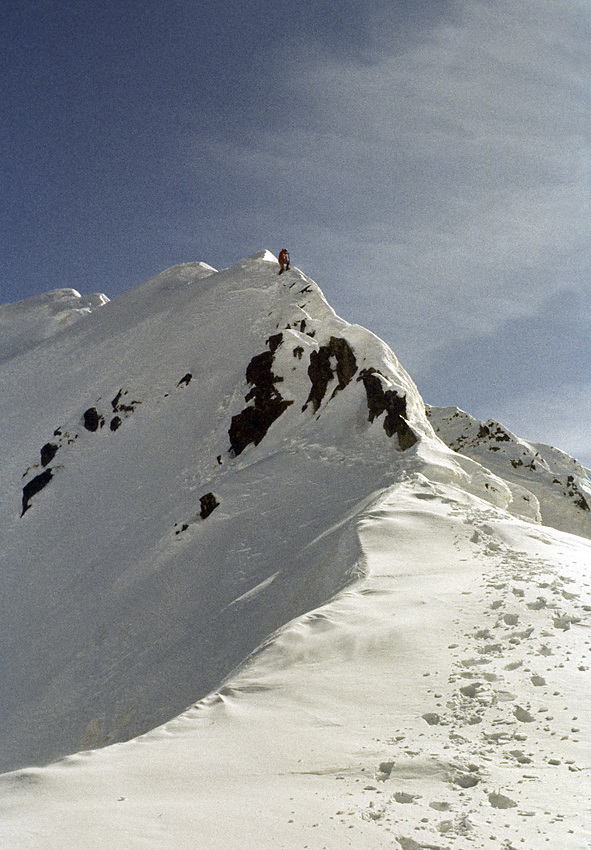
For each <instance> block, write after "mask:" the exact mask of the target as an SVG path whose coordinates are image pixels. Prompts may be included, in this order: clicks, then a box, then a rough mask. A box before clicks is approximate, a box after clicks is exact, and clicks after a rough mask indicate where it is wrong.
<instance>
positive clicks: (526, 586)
mask: <svg viewBox="0 0 591 850" xmlns="http://www.w3.org/2000/svg"><path fill="white" fill-rule="evenodd" d="M360 539H361V545H362V549H363V553H364V558H365V564H366V568H367V577H366V578H365V579H362V580H360V581H359V582H358V583H356V584H355V585H354V586H353V587H351V588H350V589H348V590H346V591H344V592H343V593H341V594H340V595H339V596H338V597H337V598H336V599H335V600H334V601H333V602H331V603H329V604H327V605H325V606H323V607H321V608H319V609H317V610H315V611H312V612H310V613H309V614H306V615H304V616H303V617H301V618H299V619H297V620H295V621H294V622H292V623H290V624H289V625H288V626H287V627H285V628H284V629H283V630H282V631H281V632H280V633H279V634H278V635H277V636H276V637H275V638H274V639H273V640H272V641H271V642H270V643H269V644H268V645H267V646H266V647H265V648H263V649H262V651H260V652H259V653H258V654H257V655H256V656H255V657H253V658H252V659H251V661H250V663H249V664H247V666H246V667H245V668H244V669H243V670H242V671H241V672H240V673H238V674H237V675H236V676H234V677H233V678H232V679H230V680H229V681H228V682H227V683H226V684H225V685H224V687H222V688H221V689H219V691H217V692H216V693H215V694H213V695H211V696H210V697H208V698H207V699H205V700H204V701H202V702H200V703H198V704H197V705H196V706H195V707H194V708H192V709H189V710H188V711H187V712H185V713H184V714H183V715H182V716H180V717H179V718H178V719H177V720H174V721H171V722H170V723H168V724H166V725H165V726H163V727H161V728H160V729H157V730H155V731H154V732H151V733H149V734H147V735H145V736H143V737H141V738H138V739H137V740H136V741H132V742H129V743H126V744H119V745H115V746H112V747H109V748H107V749H104V750H99V751H95V752H91V753H87V754H79V755H75V756H71V757H69V758H67V759H65V760H64V761H62V762H61V763H59V764H56V765H53V766H50V767H47V768H43V769H30V770H24V771H20V772H17V773H15V774H9V775H5V776H4V777H3V778H2V780H1V784H0V788H1V789H2V792H3V798H4V801H5V802H4V807H5V811H4V816H3V821H4V831H5V837H4V842H5V843H4V844H3V846H5V847H6V848H8V847H10V848H12V850H36V849H37V848H39V850H41V848H43V850H58V848H59V850H64V848H78V847H80V846H84V847H86V848H88V850H99V848H104V847H107V846H119V845H122V844H125V846H126V847H129V848H141V847H158V848H171V850H172V848H174V850H189V849H190V848H193V847H194V846H195V844H196V843H197V844H204V845H205V846H207V847H209V848H211V849H212V850H222V848H223V849H224V850H226V848H227V847H229V846H240V847H241V848H244V850H250V848H252V850H255V848H256V850H267V848H268V850H271V848H273V850H278V848H285V850H288V848H293V847H306V846H307V847H309V848H327V850H342V848H343V847H351V848H357V850H365V849H366V848H369V847H371V848H402V850H418V848H441V850H444V848H445V850H451V848H467V847H471V846H473V847H477V848H499V850H500V848H504V850H509V848H515V850H517V849H518V848H525V850H540V848H543V847H551V848H555V847H560V848H561V850H575V848H577V850H582V849H583V848H588V847H589V846H590V842H591V830H590V824H591V806H590V803H589V799H590V792H591V781H590V776H589V774H590V768H591V763H590V762H589V749H588V741H589V735H590V732H591V716H590V712H589V707H588V692H589V679H590V672H589V668H590V667H591V648H590V639H589V634H590V633H589V625H590V624H591V574H590V571H589V565H590V564H591V557H590V556H591V544H590V543H589V541H586V540H582V539H581V538H576V537H573V536H570V535H564V534H561V533H560V532H555V531H552V530H547V529H541V528H536V527H534V526H531V525H529V524H525V523H520V522H518V521H516V520H514V519H511V518H509V517H508V515H507V514H506V513H505V512H503V511H500V510H498V509H495V508H493V507H492V506H491V505H490V504H487V503H486V502H483V501H481V500H479V499H477V498H475V497H473V496H469V495H468V494H466V493H465V492H463V491H461V490H459V489H458V488H455V487H452V486H446V485H436V484H433V483H431V482H429V481H428V480H427V479H426V478H424V477H423V476H420V475H419V476H413V477H412V478H411V479H410V480H408V481H407V482H406V483H402V484H400V485H396V486H394V487H392V488H389V489H388V490H387V491H385V492H384V493H383V494H382V496H381V498H380V499H379V501H378V502H377V503H376V504H375V505H374V506H373V507H371V508H370V509H369V510H368V511H367V512H366V513H365V515H364V517H363V519H362V521H361V527H360ZM426 553H428V554H426Z"/></svg>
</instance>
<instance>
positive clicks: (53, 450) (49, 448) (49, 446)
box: [41, 443, 59, 466]
mask: <svg viewBox="0 0 591 850" xmlns="http://www.w3.org/2000/svg"><path fill="white" fill-rule="evenodd" d="M58 449H59V446H56V444H55V443H45V445H44V446H42V447H41V466H47V464H48V463H51V461H52V460H53V459H54V457H55V456H56V454H57V452H58Z"/></svg>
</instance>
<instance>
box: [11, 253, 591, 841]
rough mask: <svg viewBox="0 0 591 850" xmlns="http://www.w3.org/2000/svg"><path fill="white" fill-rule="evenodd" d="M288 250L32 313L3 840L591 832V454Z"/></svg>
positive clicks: (17, 469)
mask: <svg viewBox="0 0 591 850" xmlns="http://www.w3.org/2000/svg"><path fill="white" fill-rule="evenodd" d="M277 272H278V265H277V261H276V259H275V257H274V256H273V255H272V254H270V253H269V252H267V251H263V252H261V253H259V254H256V255H254V256H253V257H250V258H248V259H246V260H244V261H242V262H241V263H239V264H238V265H237V266H235V267H233V268H231V269H227V270H223V271H220V272H216V271H215V270H214V269H212V268H211V267H210V266H207V265H205V264H203V263H194V264H187V265H183V266H178V267H175V268H173V269H170V270H169V271H167V272H164V273H163V274H161V275H159V276H157V277H156V278H154V279H153V280H151V281H148V282H147V283H145V284H143V285H141V286H139V287H137V288H136V289H134V290H131V291H129V292H127V293H125V294H124V295H122V296H120V297H118V298H116V299H114V300H113V301H111V302H108V303H106V301H107V299H106V298H104V297H99V296H93V297H92V303H89V304H88V305H86V308H85V309H83V308H82V307H77V306H72V305H73V303H74V302H72V301H70V302H69V304H68V305H66V307H65V308H64V309H65V310H66V312H67V311H69V310H75V311H76V310H78V311H82V312H77V313H76V316H75V318H76V320H75V321H69V320H68V321H65V322H60V321H59V320H55V316H56V315H58V314H59V313H60V312H63V311H62V310H61V309H58V310H56V309H49V308H50V307H51V305H53V307H55V304H56V302H58V301H60V300H62V301H63V293H64V292H69V293H70V295H69V296H67V297H69V298H71V299H74V301H75V299H76V297H78V298H80V296H78V294H77V293H74V294H73V295H72V292H73V291H71V290H70V291H63V290H60V291H59V293H61V294H59V293H49V294H48V295H47V296H44V297H42V298H41V299H37V301H35V302H34V303H33V301H32V300H31V299H29V301H28V302H22V303H21V304H20V305H8V306H6V307H2V308H0V328H1V329H2V343H3V348H2V357H3V360H2V362H1V363H0V381H1V387H2V392H1V393H0V408H1V410H0V421H1V439H0V446H1V449H0V451H1V452H2V464H1V469H2V479H3V487H2V496H1V505H0V528H1V529H2V530H1V532H0V533H1V535H2V543H1V553H2V555H1V557H2V575H1V590H2V629H1V633H0V640H1V644H0V646H1V648H0V659H1V662H0V663H1V664H2V693H1V697H0V699H1V720H2V730H3V734H2V740H1V742H0V757H1V761H0V765H1V769H2V770H3V771H4V773H3V775H2V776H0V806H1V813H0V845H1V846H2V848H7V850H8V848H10V850H54V848H55V850H57V848H59V850H74V848H75V849H76V850H79V848H82V847H83V848H85V850H95V848H96V850H99V848H100V850H102V848H113V847H125V848H138V850H139V848H158V850H189V848H191V850H192V848H195V847H206V848H210V850H218V848H219V849H220V850H221V848H224V850H227V848H237V850H241V848H243V850H255V849H256V850H265V848H269V850H270V849H271V848H274V850H275V848H277V850H278V849H279V848H286V850H287V848H289V850H293V848H310V850H324V848H326V850H343V848H347V847H349V848H356V850H377V848H395V850H396V848H402V850H423V848H424V850H426V849H427V848H436V849H439V850H448V848H460V850H461V848H468V847H475V848H502V850H517V848H524V850H540V848H545V847H548V848H552V850H557V849H558V848H560V850H570V849H571V848H589V847H591V803H590V799H591V782H590V772H591V750H590V738H591V736H590V733H591V713H590V710H589V698H588V695H589V684H590V670H589V668H590V667H591V643H590V640H591V633H590V630H589V626H590V625H591V584H590V581H591V579H590V573H591V540H590V539H589V537H591V534H590V532H589V528H590V525H589V502H590V501H591V495H590V493H591V490H590V487H589V474H588V472H587V471H586V470H584V469H583V468H582V467H580V466H579V465H578V464H576V462H575V461H572V459H569V458H566V456H564V455H562V453H559V452H557V451H556V450H554V449H549V448H548V447H539V446H532V444H529V443H527V444H526V443H523V441H518V440H517V438H514V437H513V435H509V437H508V438H507V439H504V438H502V439H500V440H497V441H496V444H497V445H498V447H499V449H500V450H504V456H502V454H501V453H500V452H499V451H493V450H494V448H495V439H494V433H497V436H498V432H495V429H496V427H497V426H496V424H495V423H486V425H484V424H483V423H476V422H475V420H472V419H471V418H470V417H468V416H467V415H466V414H463V413H462V412H461V411H456V410H455V409H453V410H452V409H448V408H446V409H444V410H437V409H435V408H430V409H429V418H427V415H426V412H425V405H424V403H423V401H422V399H421V397H420V395H419V393H418V391H417V389H416V387H415V385H414V384H413V382H412V380H411V379H410V377H409V376H408V375H407V373H406V372H405V371H404V369H403V368H402V367H401V366H400V365H399V363H398V362H397V360H396V358H395V357H394V355H393V354H392V352H391V351H390V350H389V349H388V347H387V346H386V345H385V344H384V343H383V342H381V341H380V340H379V339H378V338H377V337H375V336H374V335H373V334H371V333H370V332H369V331H367V330H364V329H363V328H361V327H358V326H355V325H350V324H348V323H347V322H345V321H343V320H342V319H340V318H339V317H337V316H336V315H335V314H334V312H333V310H332V309H331V308H330V306H329V305H328V304H327V303H326V301H325V299H324V297H323V296H322V293H321V292H320V290H319V289H318V287H317V286H316V284H315V283H314V282H313V281H311V280H310V279H309V278H307V277H306V276H305V275H304V274H302V273H301V272H300V271H299V270H297V269H292V270H291V271H289V272H287V273H285V274H283V275H281V276H278V274H277ZM48 313H49V314H50V315H49V316H48ZM44 317H45V319H46V320H47V321H44ZM62 318H65V316H62ZM6 327H9V328H10V336H9V335H8V334H6V335H4V329H5V328H6ZM430 420H431V421H430ZM434 427H435V428H436V430H437V431H438V433H439V434H440V435H441V438H442V439H440V437H439V436H437V435H436V433H435V431H434ZM485 427H486V428H488V429H489V432H491V433H493V437H491V439H490V440H489V439H488V438H489V437H490V433H489V434H488V435H487V433H486V431H485V430H484V428H485ZM498 427H499V428H502V426H498ZM487 440H488V442H487ZM444 441H445V442H444ZM458 441H459V442H460V443H462V445H459V444H457V443H458ZM483 441H484V442H483ZM445 443H448V444H449V445H446V444H445ZM509 446H510V450H509ZM456 448H457V449H459V451H460V452H461V451H464V450H465V451H467V452H468V453H470V454H471V457H468V456H467V455H466V454H461V453H459V452H458V451H455V450H454V449H456ZM528 452H529V453H528ZM536 453H537V454H536ZM491 458H494V460H495V463H494V464H493V463H492V461H491ZM489 461H491V462H489ZM513 461H514V463H513ZM520 461H521V463H520ZM487 466H491V467H492V466H494V473H495V474H493V472H491V471H490V469H488V468H487ZM569 476H571V479H572V480H570V479H569ZM554 479H558V481H559V483H558V484H557V483H556V481H555V480H554ZM573 494H574V495H573ZM551 525H552V526H555V527H551ZM573 532H575V533H573Z"/></svg>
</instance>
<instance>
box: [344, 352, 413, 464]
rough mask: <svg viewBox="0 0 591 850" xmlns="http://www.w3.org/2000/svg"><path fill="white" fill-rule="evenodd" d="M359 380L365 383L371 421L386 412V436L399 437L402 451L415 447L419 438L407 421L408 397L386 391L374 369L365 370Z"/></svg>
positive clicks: (392, 391)
mask: <svg viewBox="0 0 591 850" xmlns="http://www.w3.org/2000/svg"><path fill="white" fill-rule="evenodd" d="M358 380H359V381H363V385H364V387H365V392H366V394H367V407H368V410H369V421H370V422H373V421H374V419H375V418H376V417H377V416H380V415H381V414H382V413H384V411H386V417H385V419H384V431H385V432H386V434H387V435H388V436H389V437H392V436H393V435H394V434H396V435H397V436H398V441H399V443H400V448H401V449H402V451H405V450H406V449H410V448H411V446H414V444H415V443H416V442H417V436H416V434H415V433H414V431H413V430H412V428H411V427H410V425H409V424H408V422H407V421H406V419H405V417H406V396H399V395H398V393H397V392H395V391H394V390H384V387H383V384H382V382H381V380H380V377H379V375H378V373H377V372H375V370H373V369H364V370H363V371H362V372H361V374H360V376H359V378H358Z"/></svg>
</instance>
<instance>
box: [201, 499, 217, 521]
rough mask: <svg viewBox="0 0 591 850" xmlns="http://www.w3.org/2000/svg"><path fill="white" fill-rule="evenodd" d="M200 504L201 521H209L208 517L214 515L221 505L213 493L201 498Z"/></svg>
mask: <svg viewBox="0 0 591 850" xmlns="http://www.w3.org/2000/svg"><path fill="white" fill-rule="evenodd" d="M199 503H200V505H201V510H200V512H199V516H200V517H201V519H207V517H208V516H209V515H210V514H211V513H213V511H215V509H216V508H217V507H219V504H220V503H219V502H218V500H217V499H216V497H215V496H214V495H213V493H205V495H204V496H201V498H200V499H199Z"/></svg>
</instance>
